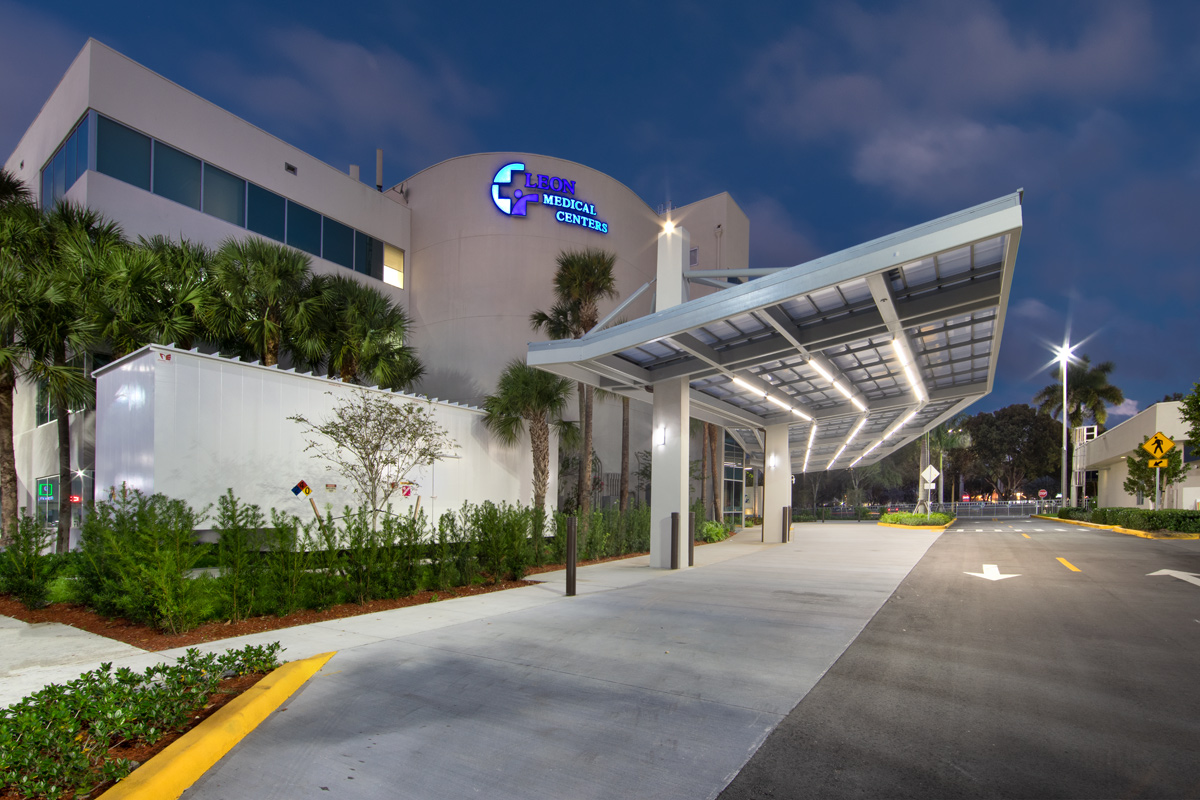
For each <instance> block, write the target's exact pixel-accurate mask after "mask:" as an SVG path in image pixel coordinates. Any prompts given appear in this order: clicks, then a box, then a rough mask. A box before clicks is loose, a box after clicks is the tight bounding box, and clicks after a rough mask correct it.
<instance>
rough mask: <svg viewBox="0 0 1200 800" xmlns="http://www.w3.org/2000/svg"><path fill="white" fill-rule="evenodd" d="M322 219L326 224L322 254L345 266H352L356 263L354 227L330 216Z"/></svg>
mask: <svg viewBox="0 0 1200 800" xmlns="http://www.w3.org/2000/svg"><path fill="white" fill-rule="evenodd" d="M321 219H322V224H323V225H324V239H323V241H322V246H321V254H322V256H323V257H324V258H326V259H328V260H330V261H332V262H333V263H335V264H341V265H342V266H343V267H352V266H353V264H354V229H353V228H350V227H348V226H346V225H343V224H342V223H340V222H337V221H335V220H332V219H330V218H329V217H322V218H321Z"/></svg>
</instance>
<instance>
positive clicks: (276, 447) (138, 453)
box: [94, 345, 557, 528]
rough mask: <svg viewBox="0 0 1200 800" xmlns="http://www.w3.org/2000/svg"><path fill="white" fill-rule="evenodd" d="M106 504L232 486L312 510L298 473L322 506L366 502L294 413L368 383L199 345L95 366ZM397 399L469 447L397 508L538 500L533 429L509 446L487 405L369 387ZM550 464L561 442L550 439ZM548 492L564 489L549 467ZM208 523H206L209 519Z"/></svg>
mask: <svg viewBox="0 0 1200 800" xmlns="http://www.w3.org/2000/svg"><path fill="white" fill-rule="evenodd" d="M94 374H95V377H96V500H97V501H98V502H102V501H104V500H107V499H108V498H109V496H110V491H111V490H112V489H114V488H115V487H120V486H121V485H123V484H124V485H126V486H128V487H129V488H131V489H137V490H139V491H141V492H143V493H146V494H151V493H156V492H157V493H161V494H164V495H166V496H168V497H171V498H178V499H181V500H185V501H187V502H188V503H189V504H190V505H192V506H193V507H194V508H197V509H199V508H203V507H205V506H207V505H209V504H214V510H215V504H216V501H217V498H218V497H220V496H221V495H223V494H225V492H226V490H227V489H232V490H233V493H234V495H236V496H237V497H238V498H239V499H240V500H242V501H244V502H247V503H254V504H256V505H258V506H259V507H260V508H262V509H263V513H264V514H268V515H269V513H270V512H269V509H272V508H275V509H278V510H279V511H285V512H289V513H293V514H298V515H302V516H304V515H311V514H312V508H311V506H310V504H309V502H308V498H307V497H305V496H304V495H302V494H301V495H299V496H297V495H295V494H293V493H292V487H293V486H295V485H296V484H297V482H298V481H301V480H303V481H305V482H306V483H307V484H308V485H309V486H311V487H312V488H313V494H312V498H313V499H314V500H315V501H316V503H317V505H318V507H320V508H321V509H322V510H324V507H325V506H326V505H327V504H328V505H332V506H333V507H334V508H335V509H338V510H337V511H335V512H334V513H335V514H340V513H341V512H340V509H341V508H342V506H344V505H351V506H357V505H358V504H359V502H360V498H358V497H357V496H356V495H355V494H354V492H353V485H352V484H351V483H350V482H349V481H348V480H347V479H346V478H345V477H344V476H342V475H340V474H338V473H336V472H332V471H328V470H327V469H326V462H324V461H322V460H320V459H317V458H313V457H312V455H311V452H307V453H306V452H305V447H306V446H307V438H309V436H311V434H306V432H305V430H304V428H303V426H301V425H300V424H298V423H296V422H294V421H292V420H290V419H288V418H289V417H291V416H294V415H297V414H300V415H303V416H305V417H307V418H308V419H309V420H310V421H312V422H320V421H322V420H324V419H327V418H328V417H329V416H330V414H331V409H332V408H333V407H334V406H335V405H336V404H337V403H338V402H339V401H340V400H342V399H343V398H348V397H350V396H351V395H352V393H354V392H357V391H361V390H363V387H358V386H354V385H352V384H346V383H342V382H341V381H336V380H329V379H326V378H321V377H317V376H314V375H310V374H307V373H296V372H294V371H292V370H283V369H279V368H277V367H264V366H261V365H259V364H248V363H245V362H242V361H236V360H232V359H228V358H222V357H220V356H214V355H206V354H203V353H199V352H196V351H187V350H177V349H175V348H173V347H168V346H159V345H148V346H147V347H143V348H142V349H141V350H138V351H137V352H135V353H131V354H130V355H128V356H126V357H124V358H122V359H120V360H118V361H114V362H113V363H112V364H108V365H106V366H105V367H103V368H101V369H98V370H96V372H95V373H94ZM365 391H370V392H376V393H379V394H380V395H383V396H386V397H388V398H389V399H390V400H391V401H392V402H395V403H422V404H427V405H428V406H429V407H430V408H431V409H433V412H434V416H435V418H436V419H437V421H438V423H439V424H440V425H441V426H442V427H443V428H445V429H446V430H447V431H448V432H449V434H450V437H451V438H452V439H453V440H454V441H455V442H457V443H458V445H459V448H458V449H457V450H455V451H454V452H453V454H452V455H451V456H450V457H448V458H445V459H444V460H442V461H439V462H437V463H436V464H434V465H433V466H432V467H426V468H424V469H420V470H416V471H414V472H413V473H410V474H409V475H408V476H406V477H407V480H410V481H413V482H414V484H415V485H414V486H413V488H412V489H411V490H410V491H409V493H408V494H407V496H406V495H405V494H404V493H403V492H401V491H397V492H396V493H395V495H393V497H392V504H393V507H394V508H395V509H396V510H397V511H400V510H405V509H411V508H413V507H414V506H415V505H416V504H417V503H418V501H419V502H420V508H421V509H422V510H423V511H425V512H426V513H428V514H429V515H430V517H431V518H432V519H435V520H436V519H437V517H438V516H440V515H441V514H442V513H444V512H446V511H453V510H457V509H458V508H460V507H461V506H462V504H463V503H464V502H465V501H469V502H471V503H480V502H483V501H484V500H492V501H493V502H500V501H507V502H509V503H514V502H517V501H518V500H519V501H521V502H522V503H529V502H530V499H531V498H532V495H533V488H532V487H533V465H532V461H531V457H530V452H529V444H528V437H527V436H526V437H523V438H522V442H521V443H520V444H518V445H515V446H513V447H504V446H501V445H500V444H499V443H498V442H497V441H496V440H495V438H494V437H492V436H491V434H490V433H489V432H488V431H487V430H486V429H485V428H484V425H483V412H482V411H480V410H479V409H476V408H470V407H467V406H461V405H457V404H453V403H443V402H438V401H430V400H426V399H423V398H419V397H415V396H412V395H405V394H400V393H396V392H388V391H385V390H381V389H366V390H365ZM550 459H551V463H552V464H553V463H555V462H556V460H557V442H556V441H553V440H552V441H551V455H550ZM550 481H551V483H550V487H549V491H548V494H547V496H548V497H555V496H556V492H557V489H556V486H555V478H554V471H553V470H552V471H551V476H550ZM211 518H212V515H211V514H210V518H209V522H206V523H205V524H204V526H203V527H204V528H208V527H211Z"/></svg>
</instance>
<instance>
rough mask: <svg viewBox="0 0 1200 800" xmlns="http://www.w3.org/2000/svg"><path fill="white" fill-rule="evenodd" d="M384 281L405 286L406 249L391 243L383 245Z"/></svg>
mask: <svg viewBox="0 0 1200 800" xmlns="http://www.w3.org/2000/svg"><path fill="white" fill-rule="evenodd" d="M383 282H384V283H386V284H389V285H391V286H395V287H397V288H399V289H403V288H404V251H403V250H401V249H400V248H399V247H395V246H393V245H390V244H384V246H383Z"/></svg>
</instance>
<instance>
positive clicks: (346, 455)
mask: <svg viewBox="0 0 1200 800" xmlns="http://www.w3.org/2000/svg"><path fill="white" fill-rule="evenodd" d="M326 394H330V395H332V392H327V393H326ZM288 419H290V420H292V421H293V422H296V423H298V424H300V425H302V426H304V428H305V432H306V433H308V434H317V435H318V436H317V438H309V439H308V440H307V441H308V446H307V447H306V448H305V451H310V450H311V451H313V452H314V455H313V458H318V459H321V460H323V461H325V462H327V463H326V465H325V469H326V471H329V472H334V471H336V472H339V473H341V474H342V475H344V476H345V477H346V478H347V479H348V480H349V481H351V482H352V483H353V484H354V485H355V486H356V487H357V489H358V491H359V492H360V493H361V494H362V496H363V498H364V500H363V502H364V503H366V504H368V505H369V506H370V508H371V525H372V527H374V525H375V523H376V521H377V520H378V518H379V512H380V511H381V510H383V509H384V508H386V507H387V504H388V501H389V500H391V498H392V495H393V494H395V492H396V490H397V489H398V488H400V483H401V481H403V480H404V477H405V476H406V475H408V473H409V472H411V471H412V470H414V469H416V468H418V467H426V466H429V465H431V464H433V463H434V462H436V461H440V460H441V459H443V458H445V457H446V456H447V455H449V454H450V452H451V451H452V450H455V449H457V448H458V443H457V442H455V441H454V440H453V439H452V438H451V437H450V434H449V433H447V432H446V430H445V429H444V428H443V427H442V426H441V425H439V424H438V422H437V420H436V419H434V416H433V409H432V407H430V406H428V405H423V404H419V403H415V402H403V403H399V404H397V403H394V402H392V401H391V400H390V399H388V398H385V397H383V396H382V395H380V394H379V393H376V392H372V391H368V390H366V389H359V390H357V391H355V392H354V394H353V395H351V396H350V397H347V398H345V399H343V400H342V401H341V402H339V403H338V404H337V405H336V406H334V408H333V411H332V415H331V416H330V417H329V418H327V419H325V420H322V421H321V422H319V423H315V422H311V421H309V420H308V418H306V417H305V416H303V415H301V414H297V415H295V416H291V417H288Z"/></svg>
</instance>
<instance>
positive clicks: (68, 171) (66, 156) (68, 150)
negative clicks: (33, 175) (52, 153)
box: [54, 129, 79, 194]
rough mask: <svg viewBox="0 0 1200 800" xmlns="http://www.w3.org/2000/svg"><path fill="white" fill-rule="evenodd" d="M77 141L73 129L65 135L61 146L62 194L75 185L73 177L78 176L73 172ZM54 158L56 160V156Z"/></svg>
mask: <svg viewBox="0 0 1200 800" xmlns="http://www.w3.org/2000/svg"><path fill="white" fill-rule="evenodd" d="M77 130H78V129H76V131H77ZM78 142H79V139H78V138H77V137H76V136H75V131H72V132H71V135H70V136H69V137H67V141H66V144H64V145H63V147H62V153H61V157H62V160H63V194H66V193H67V190H68V189H70V188H71V187H72V186H74V185H75V178H77V177H78V175H77V174H76V172H75V146H76V144H77V143H78ZM54 160H55V161H56V162H57V161H58V158H57V157H56V158H55V159H54Z"/></svg>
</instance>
